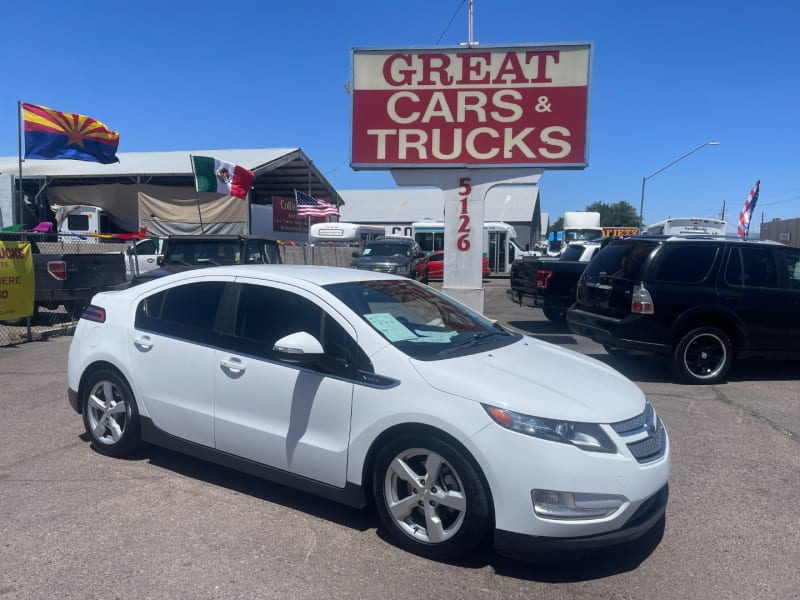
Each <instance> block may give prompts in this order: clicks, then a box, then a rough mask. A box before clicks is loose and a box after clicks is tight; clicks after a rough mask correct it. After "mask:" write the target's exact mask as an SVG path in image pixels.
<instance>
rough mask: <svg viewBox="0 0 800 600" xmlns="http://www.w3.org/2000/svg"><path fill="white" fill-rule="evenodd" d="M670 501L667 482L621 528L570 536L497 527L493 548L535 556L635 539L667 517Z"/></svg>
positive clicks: (512, 555) (519, 556) (514, 554)
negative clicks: (548, 534) (593, 533)
mask: <svg viewBox="0 0 800 600" xmlns="http://www.w3.org/2000/svg"><path fill="white" fill-rule="evenodd" d="M668 500H669V485H665V486H664V487H662V488H661V489H660V490H659V491H658V492H656V493H655V494H654V495H653V496H651V497H650V498H648V499H647V500H645V501H644V502H643V503H642V504H641V506H639V508H638V509H637V511H636V512H635V513H634V514H633V515H632V516H631V518H630V519H629V520H628V522H627V523H625V525H624V526H623V527H621V528H620V529H616V530H614V531H609V532H606V533H599V534H596V535H587V536H580V537H570V538H560V537H559V538H552V537H542V536H536V535H526V534H522V533H515V532H513V531H504V530H502V529H497V530H495V532H494V547H495V550H496V551H497V553H498V554H502V555H504V556H508V557H510V558H517V559H534V560H535V559H536V558H537V557H542V556H544V555H551V554H553V553H562V552H563V553H569V552H576V551H583V550H590V549H593V548H602V547H604V546H612V545H615V544H622V543H625V542H632V541H634V540H636V539H638V538H640V537H641V536H643V535H644V534H645V533H647V532H648V531H650V529H652V528H653V526H655V525H656V523H658V521H659V520H660V519H661V518H662V517H663V516H664V513H665V512H666V510H667V501H668Z"/></svg>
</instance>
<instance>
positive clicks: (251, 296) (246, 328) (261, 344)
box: [235, 284, 372, 373]
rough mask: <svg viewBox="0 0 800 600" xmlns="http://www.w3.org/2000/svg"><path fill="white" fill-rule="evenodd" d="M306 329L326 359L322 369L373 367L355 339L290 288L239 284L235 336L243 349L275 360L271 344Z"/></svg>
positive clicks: (339, 370)
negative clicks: (286, 289) (320, 347)
mask: <svg viewBox="0 0 800 600" xmlns="http://www.w3.org/2000/svg"><path fill="white" fill-rule="evenodd" d="M298 331H305V332H307V333H310V334H311V335H313V336H314V337H315V338H317V339H318V340H319V341H320V343H321V344H322V348H323V349H324V350H325V357H326V359H325V360H323V361H321V362H320V364H318V365H312V367H315V368H318V369H319V370H322V371H324V372H340V373H341V372H345V371H347V370H348V369H349V368H355V367H357V368H362V369H367V370H370V371H371V370H372V368H371V366H370V361H369V359H368V358H367V357H366V355H364V354H363V352H362V351H361V349H360V348H358V345H357V344H356V342H355V341H354V340H353V339H352V338H351V337H350V336H349V335H348V334H347V332H346V331H345V330H344V329H343V328H342V327H341V325H339V324H338V323H337V322H336V321H335V320H334V319H333V318H332V317H330V316H329V315H328V314H327V313H325V311H323V310H322V309H321V308H320V307H319V306H317V305H316V304H314V303H313V302H311V301H310V300H307V299H306V298H303V297H302V296H298V295H297V294H294V293H292V292H288V291H285V290H280V289H276V288H271V287H267V286H259V285H249V284H245V285H242V287H241V291H240V293H239V303H238V307H237V310H236V325H235V336H236V338H237V346H239V350H240V351H242V352H246V353H248V354H253V355H255V356H261V357H263V358H268V359H271V360H278V358H277V357H276V356H275V354H274V352H273V350H272V347H273V346H274V345H275V342H277V341H278V340H279V339H280V338H282V337H284V336H286V335H289V334H290V333H297V332H298Z"/></svg>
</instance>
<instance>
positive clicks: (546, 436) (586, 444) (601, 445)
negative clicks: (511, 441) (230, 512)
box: [482, 404, 617, 454]
mask: <svg viewBox="0 0 800 600" xmlns="http://www.w3.org/2000/svg"><path fill="white" fill-rule="evenodd" d="M482 406H483V409H484V410H485V411H486V413H487V414H488V415H489V416H490V417H491V418H492V420H493V421H494V422H495V423H497V424H498V425H500V426H501V427H504V428H505V429H510V430H511V431H516V432H518V433H524V434H525V435H530V436H533V437H537V438H539V439H542V440H548V441H550V442H558V443H560V444H570V445H572V446H576V447H578V448H580V449H581V450H586V451H587V452H606V453H610V454H615V453H616V452H617V447H616V446H615V445H614V442H613V441H611V438H610V437H608V435H607V434H606V432H605V431H603V428H602V427H600V425H598V424H596V423H576V422H573V421H561V420H559V419H545V418H543V417H533V416H531V415H523V414H521V413H518V412H514V411H511V410H506V409H504V408H498V407H496V406H490V405H488V404H483V405H482Z"/></svg>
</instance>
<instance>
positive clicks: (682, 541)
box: [0, 279, 800, 600]
mask: <svg viewBox="0 0 800 600" xmlns="http://www.w3.org/2000/svg"><path fill="white" fill-rule="evenodd" d="M507 287H508V280H503V279H499V280H491V281H489V282H488V283H487V284H486V302H485V307H486V310H485V312H486V314H487V315H489V316H490V317H492V318H496V319H498V320H500V321H501V322H503V323H505V324H507V325H509V326H510V327H513V328H515V329H517V330H519V331H522V332H524V333H527V334H528V335H532V336H534V337H536V338H539V339H542V340H545V341H548V342H552V343H555V344H558V345H560V346H563V347H566V348H570V349H572V350H575V351H577V352H581V353H583V354H587V355H590V356H593V357H595V358H597V359H599V360H602V361H605V362H607V363H608V364H611V365H612V366H614V367H615V368H617V369H619V370H620V371H621V372H623V373H624V374H625V375H627V376H628V377H630V378H631V379H632V380H634V381H635V382H636V383H637V384H638V385H640V386H641V387H642V389H643V390H644V391H645V392H646V393H647V395H648V397H649V398H650V400H651V401H652V402H653V404H654V405H655V406H656V409H657V410H658V412H659V414H660V415H661V417H662V419H663V420H664V422H665V424H666V426H667V429H668V431H669V435H670V439H671V444H672V451H673V461H674V463H673V474H672V478H671V482H670V488H671V492H670V503H669V507H668V509H667V519H666V525H665V527H664V528H663V530H656V531H653V532H652V533H651V534H650V535H648V536H647V537H646V538H644V539H642V540H640V541H639V542H637V543H635V544H627V545H624V546H618V547H615V548H612V549H606V550H603V551H596V552H592V553H588V554H587V555H585V556H584V557H582V558H581V559H579V560H573V561H569V562H565V563H544V564H531V563H524V562H516V561H511V560H509V559H506V558H503V557H501V556H498V555H496V554H495V553H494V552H493V551H492V550H491V548H488V547H483V548H480V549H479V550H478V551H477V552H476V553H475V554H473V555H471V556H469V557H468V558H465V559H462V560H459V561H457V562H453V563H442V562H435V561H431V560H426V559H423V558H420V557H417V556H414V555H411V554H408V553H406V552H403V551H402V550H399V549H398V548H396V547H394V546H393V545H392V544H391V543H390V542H389V541H387V540H386V539H385V538H384V537H383V536H382V534H381V532H380V531H379V530H378V529H377V525H378V519H377V517H376V515H375V514H374V512H373V511H372V510H364V511H358V510H354V509H350V508H346V507H342V506H339V505H337V504H335V503H333V502H329V501H326V500H321V499H319V498H316V497H314V496H310V495H307V494H303V493H301V492H297V491H294V490H291V489H288V488H284V487H281V486H278V485H275V484H272V483H269V482H264V481H261V480H258V479H255V478H253V477H249V476H246V475H242V474H239V473H236V472H233V471H229V470H225V469H223V468H221V467H217V466H214V465H210V464H208V463H204V462H202V461H198V460H195V459H191V458H187V457H184V456H182V455H179V454H176V453H173V452H170V451H167V450H163V449H159V448H154V447H146V448H145V449H143V450H142V451H141V452H139V453H138V454H136V455H135V456H133V457H131V458H128V459H125V460H120V459H113V458H108V457H105V456H102V455H100V454H98V453H96V452H94V451H93V450H92V449H91V447H90V445H89V443H88V441H87V438H86V436H85V435H84V432H83V426H82V422H81V419H80V417H79V416H78V415H76V414H75V413H74V412H73V411H72V409H71V408H70V407H69V405H68V403H67V397H66V356H67V350H68V346H69V342H70V339H71V338H70V337H69V336H61V337H53V338H50V339H48V340H45V341H39V342H32V343H26V344H20V345H18V346H10V347H4V348H0V365H2V371H0V372H1V373H2V376H0V440H2V444H0V600H5V599H6V598H9V599H11V598H25V599H27V598H31V599H43V598H81V599H87V598H131V599H138V598H169V599H172V598H192V599H202V598H237V599H238V598H298V599H305V598H308V599H311V598H314V599H320V598H358V599H359V600H364V599H371V598H392V599H393V600H400V599H405V598H409V599H414V600H419V599H420V598H425V599H431V598H443V599H444V598H447V599H452V598H497V599H500V598H538V597H541V598H548V599H556V600H557V599H583V598H586V599H592V600H597V599H601V598H619V599H622V598H625V599H638V598H642V599H648V600H653V599H661V598H665V599H673V598H675V599H687V598H725V599H726V600H728V599H747V600H750V599H756V598H759V599H760V598H764V599H778V600H783V599H792V598H800V574H799V571H798V565H800V508H798V506H799V505H800V503H798V498H800V401H798V399H799V397H800V385H798V373H800V363H796V362H795V363H791V362H786V363H776V362H769V363H764V362H762V363H758V362H752V363H737V364H736V365H735V368H734V370H733V373H732V375H731V377H730V379H729V381H728V382H726V383H724V384H721V385H715V386H686V385H678V384H675V383H673V381H672V379H671V377H670V375H669V371H668V370H667V368H666V365H665V364H664V363H663V361H661V360H660V359H657V358H652V357H627V358H623V359H620V358H617V357H610V356H608V355H607V354H606V353H605V351H604V350H603V348H602V347H601V346H599V345H597V344H594V343H593V342H591V341H590V340H587V339H585V338H578V337H576V336H574V335H572V334H571V333H570V332H569V331H568V330H566V329H565V328H564V327H562V326H559V325H555V324H552V323H550V322H548V321H546V320H545V319H544V318H543V316H542V315H541V312H540V311H539V310H538V309H533V308H524V307H518V306H515V305H514V304H512V303H511V302H510V301H509V300H508V299H507V297H506V289H507ZM530 368H531V369H532V370H535V369H536V368H537V367H536V365H535V364H532V365H530ZM551 376H552V374H551V373H545V372H543V373H541V377H542V378H543V379H547V378H548V377H551ZM551 383H552V384H553V385H554V386H556V387H557V386H558V383H559V382H558V381H552V382H551Z"/></svg>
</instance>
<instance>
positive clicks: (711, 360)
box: [672, 327, 733, 384]
mask: <svg viewBox="0 0 800 600" xmlns="http://www.w3.org/2000/svg"><path fill="white" fill-rule="evenodd" d="M732 362H733V344H731V340H730V338H729V337H728V334H726V333H725V332H724V331H722V330H721V329H719V328H718V327H698V328H696V329H692V330H691V331H689V332H688V333H686V335H684V336H683V337H682V338H681V341H680V342H678V345H677V346H676V347H675V352H673V354H672V366H673V368H674V370H675V374H676V375H677V377H678V379H680V380H681V381H683V382H685V383H692V384H698V383H699V384H710V383H718V382H719V381H722V380H723V379H724V378H725V376H726V375H727V374H728V370H729V369H730V367H731V363H732Z"/></svg>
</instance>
